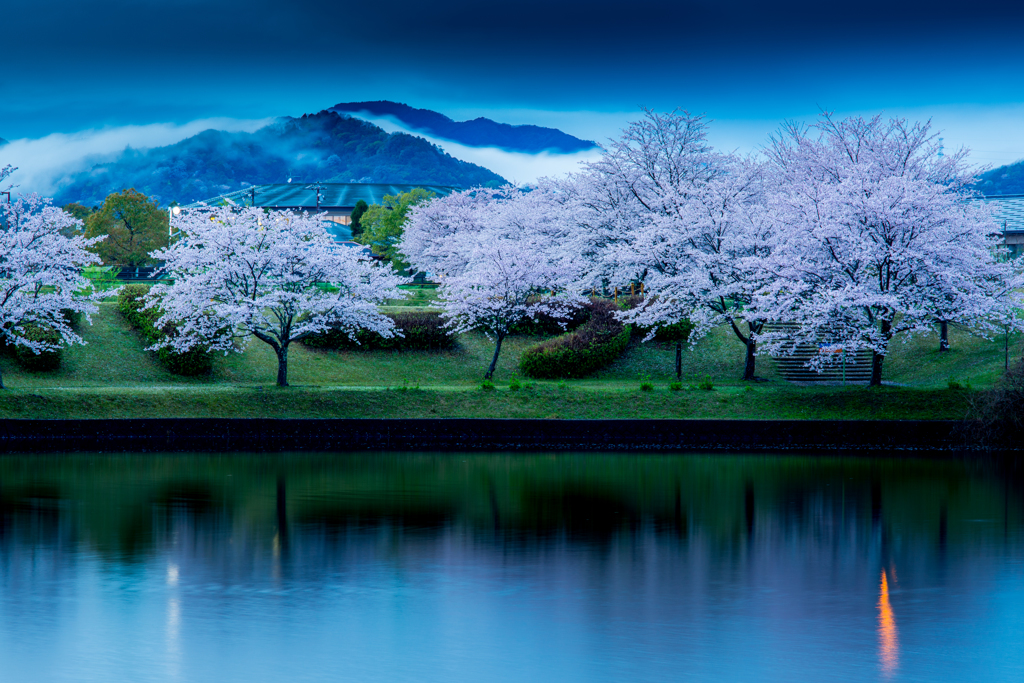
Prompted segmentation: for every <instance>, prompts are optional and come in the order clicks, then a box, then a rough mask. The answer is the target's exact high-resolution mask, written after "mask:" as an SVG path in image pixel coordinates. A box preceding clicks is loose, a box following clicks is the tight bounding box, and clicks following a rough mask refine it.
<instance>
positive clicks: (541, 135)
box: [331, 100, 597, 154]
mask: <svg viewBox="0 0 1024 683" xmlns="http://www.w3.org/2000/svg"><path fill="white" fill-rule="evenodd" d="M331 110H332V111H336V112H340V113H345V114H360V113H365V114H369V115H372V116H375V117H385V116H387V117H391V118H394V119H396V120H397V121H399V122H401V123H402V124H404V125H405V126H407V127H409V128H411V129H413V130H416V131H421V132H423V133H426V134H427V135H430V136H432V137H437V138H443V139H445V140H450V141H452V142H458V143H460V144H463V145H467V146H469V147H500V148H502V149H505V150H507V151H509V152H526V153H527V154H537V153H538V152H545V151H553V152H560V153H565V154H569V153H572V152H582V151H584V150H588V149H594V148H595V147H597V143H596V142H593V141H592V140H581V139H579V138H576V137H573V136H572V135H569V134H568V133H563V132H562V131H560V130H558V129H556V128H543V127H541V126H530V125H523V126H513V125H510V124H508V123H498V122H496V121H492V120H491V119H486V118H483V117H481V118H476V119H473V120H472V121H453V120H452V119H450V118H448V117H447V116H445V115H443V114H438V113H437V112H436V111H430V110H429V109H414V108H413V107H410V106H408V105H406V104H399V103H397V102H388V101H386V100H385V101H380V102H343V103H342V104H336V105H334V106H333V107H331Z"/></svg>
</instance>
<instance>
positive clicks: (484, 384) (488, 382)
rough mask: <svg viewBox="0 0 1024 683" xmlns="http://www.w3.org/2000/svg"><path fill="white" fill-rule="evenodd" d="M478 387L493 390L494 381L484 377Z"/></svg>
mask: <svg viewBox="0 0 1024 683" xmlns="http://www.w3.org/2000/svg"><path fill="white" fill-rule="evenodd" d="M480 388H481V389H483V390H484V391H494V389H495V386H494V382H492V381H491V380H489V379H485V380H484V381H483V382H481V383H480Z"/></svg>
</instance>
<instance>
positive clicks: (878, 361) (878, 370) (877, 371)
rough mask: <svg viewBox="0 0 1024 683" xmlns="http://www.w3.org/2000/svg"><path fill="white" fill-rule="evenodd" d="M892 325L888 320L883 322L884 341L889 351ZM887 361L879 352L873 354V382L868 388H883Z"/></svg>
mask: <svg viewBox="0 0 1024 683" xmlns="http://www.w3.org/2000/svg"><path fill="white" fill-rule="evenodd" d="M891 332H892V323H891V322H889V321H888V320H883V321H882V339H884V340H885V341H886V350H888V342H889V339H890V337H891V336H892V334H891ZM884 360H885V356H883V355H882V354H880V353H878V352H877V351H872V352H871V382H869V383H868V386H872V387H880V386H882V361H884Z"/></svg>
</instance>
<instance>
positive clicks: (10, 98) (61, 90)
mask: <svg viewBox="0 0 1024 683" xmlns="http://www.w3.org/2000/svg"><path fill="white" fill-rule="evenodd" d="M0 22H2V28H0V34H2V36H3V39H4V43H5V48H4V49H5V53H6V54H7V55H9V57H8V58H7V63H6V64H5V70H4V74H3V75H0V79H2V80H0V134H4V135H5V137H8V138H9V137H11V136H12V135H15V136H16V135H18V134H27V133H25V132H24V131H27V130H30V129H32V127H33V126H35V127H36V129H33V133H35V134H38V133H39V130H38V129H40V128H42V127H43V126H46V125H52V123H51V122H57V121H61V120H64V121H68V122H69V123H67V124H65V126H64V128H65V129H67V128H68V127H69V126H70V127H71V128H74V126H75V125H78V126H79V127H81V125H101V124H103V123H126V122H129V121H132V120H138V117H145V118H144V120H148V121H152V120H174V121H182V120H186V119H187V118H188V117H193V118H195V117H200V116H216V115H234V116H239V117H246V118H252V117H260V116H269V115H274V114H286V113H292V114H297V113H301V112H302V111H313V110H316V109H319V108H322V107H326V106H329V105H330V104H333V103H334V102H337V101H342V100H368V99H397V100H405V101H409V102H410V103H412V104H416V105H418V106H434V107H439V106H444V104H445V103H449V104H452V105H458V106H463V107H465V106H472V105H473V104H477V105H479V106H489V105H503V106H522V107H533V108H543V107H549V108H560V109H565V108H569V109H571V108H589V109H610V108H617V109H619V110H622V109H632V108H633V107H635V106H636V105H637V104H649V105H652V106H658V107H665V106H674V105H676V104H684V105H687V106H691V107H692V108H697V109H704V108H708V107H709V106H715V107H720V108H722V109H724V110H727V111H731V112H735V111H740V110H742V109H743V108H745V107H746V108H753V109H756V112H753V114H754V115H762V116H763V115H768V116H774V115H775V112H776V110H778V111H782V110H783V109H785V107H781V106H775V105H776V104H777V103H780V102H792V101H794V100H799V101H800V102H801V103H802V105H803V108H804V109H807V108H813V106H814V105H817V104H821V105H838V106H847V102H848V101H849V100H851V99H852V98H853V97H855V96H862V95H863V93H871V96H870V97H869V98H868V100H870V101H869V102H868V106H876V103H884V102H886V101H887V97H890V95H891V96H893V97H903V98H907V97H909V98H911V99H912V100H914V101H913V102H909V103H910V104H919V103H921V102H924V101H936V99H937V98H938V99H939V100H942V99H943V98H945V99H944V100H943V101H947V102H948V101H957V100H958V99H959V100H961V101H993V100H1000V101H1007V98H1011V99H1012V98H1016V99H1019V93H1017V92H1016V87H1017V86H1016V75H1017V74H1019V71H1020V68H1021V66H1024V64H1022V62H1024V57H1022V52H1021V51H1020V50H1019V47H1018V46H1019V36H1020V35H1022V30H1024V3H1009V2H995V3H993V2H989V3H986V4H985V6H984V8H981V7H979V8H975V7H972V6H965V5H963V4H958V5H953V4H952V3H942V2H924V1H923V0H913V1H911V2H906V1H900V0H888V1H883V0H866V1H864V2H857V3H824V2H821V1H820V0H813V1H812V0H794V1H792V2H785V3H780V2H759V1H756V0H684V1H681V2H670V1H654V0H635V1H631V2H621V1H619V2H610V1H607V0H596V1H588V2H583V1H562V2H551V1H550V0H522V1H521V2H517V3H479V2H478V1H476V0H474V1H472V2H471V1H469V0H448V1H446V2H434V3H424V2H421V1H419V0H417V1H415V2H411V1H409V0H393V1H391V2H367V1H366V0H360V2H348V1H344V0H343V1H341V2H337V1H335V2H322V1H319V0H291V1H290V2H281V1H280V0H277V1H276V2H270V1H269V0H246V1H242V0H213V1H209V0H201V1H200V0H163V1H160V0H149V1H147V0H130V1H129V0H118V1H111V0H105V1H98V0H93V1H92V2H89V1H85V2H83V1H81V0H42V1H41V2H40V1H29V0H21V2H20V3H19V4H17V5H14V6H6V7H5V8H4V11H3V14H2V15H0ZM872 98H873V99H872ZM772 107H775V108H774V109H773V108H772ZM153 117H156V118H153ZM5 119H6V128H8V129H10V128H13V129H14V131H13V133H12V132H11V130H5Z"/></svg>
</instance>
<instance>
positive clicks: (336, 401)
mask: <svg viewBox="0 0 1024 683" xmlns="http://www.w3.org/2000/svg"><path fill="white" fill-rule="evenodd" d="M82 335H83V337H84V338H85V339H86V340H87V341H88V342H89V344H88V345H87V346H79V347H74V348H70V349H67V350H65V355H64V362H63V364H62V367H61V368H60V369H59V370H57V371H54V372H48V373H33V372H28V371H25V370H23V369H22V368H21V367H20V366H18V365H17V364H16V363H14V362H13V360H12V359H10V358H9V357H6V356H5V357H3V358H0V367H2V368H3V373H4V382H5V384H6V385H7V386H8V387H9V388H8V389H7V390H5V391H2V392H0V417H15V418H124V417H284V418H295V417H396V418H402V417H524V418H525V417H534V418H561V419H572V418H733V419H898V418H904V419H938V418H950V419H958V418H962V417H963V416H964V414H965V412H966V408H967V398H968V396H969V392H968V391H962V390H961V391H955V390H950V389H949V388H948V382H949V380H950V379H956V380H958V381H959V382H960V383H962V384H966V383H968V382H969V383H970V384H971V386H973V387H974V388H975V389H979V388H985V387H988V386H991V385H992V384H993V383H994V382H995V381H997V380H998V378H999V376H1000V375H1001V373H1002V368H1003V343H1002V340H1001V339H1000V340H997V341H985V340H982V339H977V338H974V337H971V336H969V335H967V334H965V333H957V332H956V331H953V332H952V333H951V342H952V347H953V348H952V350H951V351H950V352H949V353H946V354H940V353H939V352H938V351H937V350H936V348H937V346H938V342H937V340H936V339H934V338H922V339H919V340H915V341H913V342H910V343H908V344H902V343H899V342H897V343H896V344H895V345H894V347H893V352H892V355H891V357H890V358H889V359H887V361H886V365H885V380H886V381H887V382H892V383H894V384H895V385H897V386H886V387H882V388H880V389H868V388H866V387H863V386H847V387H842V386H832V387H808V386H794V385H791V384H788V383H786V382H784V381H783V380H782V379H781V378H780V377H779V376H778V374H777V373H776V371H775V368H774V365H773V363H772V361H771V360H770V359H768V358H759V359H758V365H759V375H760V376H762V377H764V378H765V379H768V380H769V381H767V382H763V383H757V384H750V383H744V382H741V381H739V379H738V378H739V376H740V375H741V373H742V361H743V347H742V346H741V345H740V344H739V343H738V342H737V341H736V340H735V338H733V337H732V336H731V333H729V332H728V331H727V330H725V329H722V330H717V331H716V332H715V333H714V334H712V335H710V336H709V337H708V338H706V339H704V340H701V342H700V343H699V344H698V345H697V346H696V347H694V348H690V349H687V350H686V351H685V352H684V366H683V378H684V382H683V383H684V387H685V388H684V389H683V390H682V391H670V390H669V389H668V385H669V383H670V382H672V381H673V380H674V376H673V374H674V358H675V355H674V347H672V346H668V345H665V346H662V345H659V344H656V343H654V342H649V343H646V344H641V343H640V342H639V341H636V340H634V341H633V342H631V344H630V346H629V347H628V348H627V350H626V352H625V353H624V354H623V356H622V357H621V358H620V359H619V361H618V362H616V363H615V364H613V365H612V366H610V367H608V368H606V369H605V370H603V371H601V372H599V373H597V374H596V375H594V376H592V377H590V378H587V379H582V380H566V381H563V382H558V381H533V380H524V387H523V388H522V389H520V390H519V391H510V390H509V389H508V380H509V379H510V378H511V377H512V376H513V374H514V373H515V369H516V365H517V362H518V358H519V354H520V353H521V352H522V351H523V350H524V349H525V348H526V347H527V346H529V345H531V344H533V343H536V341H537V339H536V338H529V337H513V338H510V339H508V340H507V341H506V342H505V346H504V347H503V349H502V357H501V360H500V362H499V366H498V371H497V373H496V384H497V387H498V389H497V391H493V392H486V391H482V390H481V389H480V380H481V377H482V376H483V373H484V370H485V369H486V366H487V363H488V362H489V360H490V355H491V353H493V347H492V346H491V345H490V342H489V341H488V340H487V339H486V338H485V337H483V336H482V335H476V334H470V335H464V336H462V337H461V338H460V343H459V346H458V347H457V348H456V350H454V351H450V352H437V353H429V352H392V351H370V352H368V351H355V352H334V351H314V350H310V349H307V348H305V347H303V346H301V345H299V344H295V345H293V346H292V350H291V352H290V354H289V381H290V382H291V384H292V386H291V387H288V388H283V389H282V388H278V387H276V386H274V384H273V382H274V379H275V376H276V367H277V366H276V357H275V356H274V353H273V351H272V350H271V349H270V348H269V347H268V346H267V345H265V344H262V343H260V342H258V341H254V342H253V343H252V344H251V345H250V346H249V349H248V350H247V351H246V352H245V353H244V354H232V355H229V356H222V357H218V358H217V359H216V360H215V361H214V369H213V372H212V373H211V374H210V375H209V376H205V377H193V378H190V377H178V376H176V375H172V374H171V373H169V372H167V371H166V370H165V369H164V368H163V367H162V366H161V365H160V364H159V363H158V362H157V361H156V360H155V359H154V358H153V357H152V356H151V354H149V353H147V352H146V351H145V350H144V348H143V343H142V341H141V340H140V339H139V337H138V335H137V334H136V333H135V332H134V331H133V330H131V329H130V328H129V327H128V326H127V325H126V324H125V322H124V321H123V319H122V318H121V316H120V315H119V314H118V312H117V310H116V307H115V305H114V304H113V303H104V304H101V306H100V312H99V314H98V315H96V316H94V318H93V324H92V326H89V325H83V329H82ZM1021 351H1022V340H1021V339H1020V338H1019V337H1013V338H1011V340H1010V355H1011V360H1012V359H1013V358H1019V357H1020V355H1021ZM705 376H707V377H710V379H711V381H712V383H713V384H714V389H713V390H711V391H706V390H701V389H698V388H696V385H697V384H698V383H699V381H700V380H701V379H702V378H704V377H705ZM641 378H649V381H650V382H651V383H652V384H653V385H654V390H653V391H641V390H640V382H641Z"/></svg>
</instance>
